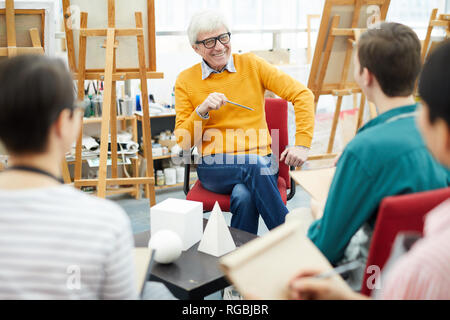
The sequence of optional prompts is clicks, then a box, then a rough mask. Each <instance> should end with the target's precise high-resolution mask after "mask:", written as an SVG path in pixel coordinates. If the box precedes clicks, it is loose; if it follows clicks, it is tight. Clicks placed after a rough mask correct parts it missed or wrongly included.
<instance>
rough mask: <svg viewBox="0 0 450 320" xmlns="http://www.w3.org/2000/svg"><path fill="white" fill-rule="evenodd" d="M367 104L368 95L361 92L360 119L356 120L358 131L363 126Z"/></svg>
mask: <svg viewBox="0 0 450 320" xmlns="http://www.w3.org/2000/svg"><path fill="white" fill-rule="evenodd" d="M365 106H366V97H365V96H364V94H363V93H361V102H360V104H359V110H358V121H357V122H356V132H355V134H356V133H357V132H358V130H359V128H361V126H362V123H363V117H364V109H365Z"/></svg>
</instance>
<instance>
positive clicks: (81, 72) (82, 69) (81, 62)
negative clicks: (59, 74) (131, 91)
mask: <svg viewBox="0 0 450 320" xmlns="http://www.w3.org/2000/svg"><path fill="white" fill-rule="evenodd" d="M87 19H88V14H87V13H86V12H82V13H81V16H80V27H81V28H86V27H87ZM85 75H86V37H85V36H80V45H79V59H78V82H77V86H78V100H79V101H83V100H84V79H85ZM82 141H83V122H81V124H80V134H79V135H78V138H77V144H76V147H75V173H74V180H80V179H81V170H82V166H83V160H82V152H81V149H82Z"/></svg>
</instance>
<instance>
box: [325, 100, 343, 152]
mask: <svg viewBox="0 0 450 320" xmlns="http://www.w3.org/2000/svg"><path fill="white" fill-rule="evenodd" d="M342 98H343V97H342V96H338V100H337V103H336V109H335V110H334V117H333V125H332V127H331V132H330V140H329V141H328V148H327V153H331V152H332V151H333V145H334V138H335V136H336V129H337V124H338V120H339V115H340V113H341V106H342Z"/></svg>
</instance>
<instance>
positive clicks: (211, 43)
mask: <svg viewBox="0 0 450 320" xmlns="http://www.w3.org/2000/svg"><path fill="white" fill-rule="evenodd" d="M230 38H231V32H227V33H223V34H221V35H218V36H217V37H213V38H208V39H205V40H202V41H196V42H195V44H200V43H203V45H204V46H205V48H206V49H211V48H214V47H215V46H216V43H217V40H219V41H220V43H221V44H227V43H228V42H230Z"/></svg>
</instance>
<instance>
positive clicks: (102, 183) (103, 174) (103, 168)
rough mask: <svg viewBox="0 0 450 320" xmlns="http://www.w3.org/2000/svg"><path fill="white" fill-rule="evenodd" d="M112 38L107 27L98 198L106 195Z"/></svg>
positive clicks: (112, 33)
mask: <svg viewBox="0 0 450 320" xmlns="http://www.w3.org/2000/svg"><path fill="white" fill-rule="evenodd" d="M114 39H115V29H113V28H108V32H107V36H106V64H105V81H104V84H105V89H104V99H103V110H102V130H101V138H100V141H101V144H100V165H99V170H98V185H97V195H98V197H100V198H105V197H106V178H107V170H108V166H107V161H108V135H109V123H110V116H111V97H112V84H113V81H112V75H113V65H114Z"/></svg>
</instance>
